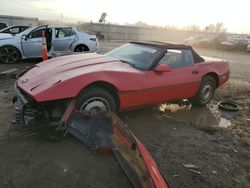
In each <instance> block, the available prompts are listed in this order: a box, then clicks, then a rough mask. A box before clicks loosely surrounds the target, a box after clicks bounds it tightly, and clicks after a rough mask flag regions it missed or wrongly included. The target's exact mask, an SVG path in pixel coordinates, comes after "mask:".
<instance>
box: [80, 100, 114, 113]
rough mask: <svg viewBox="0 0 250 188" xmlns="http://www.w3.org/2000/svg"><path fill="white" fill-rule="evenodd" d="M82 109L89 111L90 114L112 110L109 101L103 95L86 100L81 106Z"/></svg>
mask: <svg viewBox="0 0 250 188" xmlns="http://www.w3.org/2000/svg"><path fill="white" fill-rule="evenodd" d="M80 110H81V111H86V112H89V113H90V114H96V113H99V112H106V111H109V110H110V105H109V103H108V101H107V100H106V99H104V98H101V97H92V98H90V99H88V100H86V101H85V102H84V103H83V104H82V106H81V108H80Z"/></svg>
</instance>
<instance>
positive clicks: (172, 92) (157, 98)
mask: <svg viewBox="0 0 250 188" xmlns="http://www.w3.org/2000/svg"><path fill="white" fill-rule="evenodd" d="M159 64H166V65H168V66H169V67H170V70H169V71H168V72H157V71H154V70H151V71H148V72H146V73H145V75H144V77H145V79H144V89H143V90H144V92H143V96H142V101H141V103H142V104H143V103H145V104H147V103H148V104H150V103H152V104H153V103H157V102H162V101H173V100H179V99H185V98H189V97H191V96H193V95H195V93H196V92H197V90H198V87H199V81H200V75H199V71H198V67H197V66H196V65H195V64H194V60H193V54H192V52H191V50H189V49H184V50H179V49H169V50H168V51H167V52H166V54H165V55H164V57H163V58H162V59H161V60H160V61H159Z"/></svg>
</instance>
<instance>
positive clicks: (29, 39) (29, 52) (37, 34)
mask: <svg viewBox="0 0 250 188" xmlns="http://www.w3.org/2000/svg"><path fill="white" fill-rule="evenodd" d="M43 31H44V32H45V31H46V26H42V27H38V28H36V29H34V30H32V31H31V32H30V33H29V34H28V35H27V36H26V37H22V39H21V43H22V49H23V53H24V55H25V56H26V57H29V58H31V57H32V58H33V57H42V32H43Z"/></svg>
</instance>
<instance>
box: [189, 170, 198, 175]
mask: <svg viewBox="0 0 250 188" xmlns="http://www.w3.org/2000/svg"><path fill="white" fill-rule="evenodd" d="M189 171H190V172H193V173H195V174H199V175H200V174H201V171H198V170H193V169H189Z"/></svg>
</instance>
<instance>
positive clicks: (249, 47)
mask: <svg viewBox="0 0 250 188" xmlns="http://www.w3.org/2000/svg"><path fill="white" fill-rule="evenodd" d="M247 52H250V44H248V45H247Z"/></svg>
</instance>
